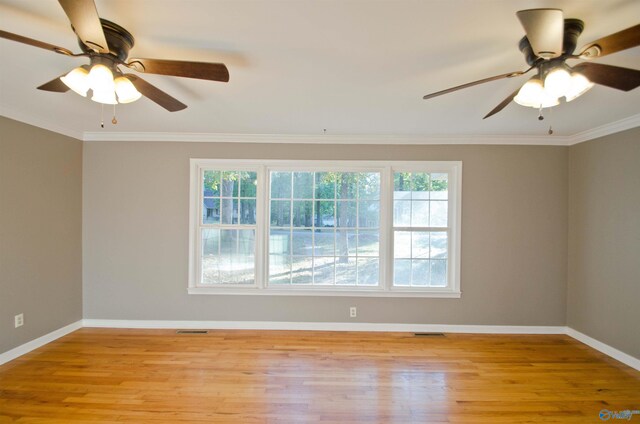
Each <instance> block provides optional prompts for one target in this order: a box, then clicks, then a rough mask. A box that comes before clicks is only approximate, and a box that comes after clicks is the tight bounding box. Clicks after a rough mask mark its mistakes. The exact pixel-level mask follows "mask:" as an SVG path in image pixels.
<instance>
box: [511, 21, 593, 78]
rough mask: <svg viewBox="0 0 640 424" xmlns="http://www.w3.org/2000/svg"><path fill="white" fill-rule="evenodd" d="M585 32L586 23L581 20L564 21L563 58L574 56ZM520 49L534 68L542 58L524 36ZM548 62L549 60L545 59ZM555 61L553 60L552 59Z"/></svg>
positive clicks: (519, 44) (519, 45)
mask: <svg viewBox="0 0 640 424" xmlns="http://www.w3.org/2000/svg"><path fill="white" fill-rule="evenodd" d="M583 30H584V22H583V21H581V20H580V19H565V20H564V38H563V42H562V56H560V57H564V58H566V56H569V55H571V54H573V52H574V51H575V49H576V46H577V45H578V37H580V34H582V31H583ZM518 48H519V49H520V51H521V52H522V54H524V57H525V60H526V61H527V63H528V64H529V65H530V66H533V65H534V64H535V63H536V62H537V61H539V60H540V59H541V58H540V57H538V56H536V54H535V53H534V52H533V48H532V47H531V44H530V43H529V39H528V38H527V37H526V36H524V37H522V39H521V40H520V42H519V43H518ZM545 60H548V59H545ZM552 60H553V59H552Z"/></svg>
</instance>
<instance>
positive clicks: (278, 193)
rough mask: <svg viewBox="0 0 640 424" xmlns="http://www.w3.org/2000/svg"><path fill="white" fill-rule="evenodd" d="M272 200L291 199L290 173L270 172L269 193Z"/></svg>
mask: <svg viewBox="0 0 640 424" xmlns="http://www.w3.org/2000/svg"><path fill="white" fill-rule="evenodd" d="M270 196H271V198H272V199H288V198H290V197H291V172H272V173H271V191H270Z"/></svg>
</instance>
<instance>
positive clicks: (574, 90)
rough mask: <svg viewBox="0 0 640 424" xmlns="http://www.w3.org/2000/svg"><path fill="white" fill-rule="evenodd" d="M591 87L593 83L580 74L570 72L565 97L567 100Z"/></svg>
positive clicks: (580, 94)
mask: <svg viewBox="0 0 640 424" xmlns="http://www.w3.org/2000/svg"><path fill="white" fill-rule="evenodd" d="M591 87H593V83H592V82H591V81H589V80H588V79H587V77H585V76H584V75H582V74H579V73H577V72H574V73H572V74H571V81H570V82H569V88H568V89H567V91H566V92H565V97H566V99H567V101H568V102H570V101H571V100H573V99H575V98H578V97H580V96H582V95H583V94H584V93H586V92H587V91H589V90H590V89H591Z"/></svg>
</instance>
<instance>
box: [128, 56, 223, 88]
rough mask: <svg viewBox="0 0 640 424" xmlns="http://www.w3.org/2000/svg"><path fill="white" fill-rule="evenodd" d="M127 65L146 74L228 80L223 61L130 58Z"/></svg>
mask: <svg viewBox="0 0 640 424" xmlns="http://www.w3.org/2000/svg"><path fill="white" fill-rule="evenodd" d="M141 65H142V66H141ZM127 66H128V67H129V68H131V69H134V70H136V71H138V72H144V73H147V74H159V75H171V76H175V77H186V78H197V79H203V80H209V81H222V82H228V81H229V70H228V69H227V67H226V66H225V65H224V63H208V62H187V61H182V60H164V59H131V61H130V62H129V63H128V64H127Z"/></svg>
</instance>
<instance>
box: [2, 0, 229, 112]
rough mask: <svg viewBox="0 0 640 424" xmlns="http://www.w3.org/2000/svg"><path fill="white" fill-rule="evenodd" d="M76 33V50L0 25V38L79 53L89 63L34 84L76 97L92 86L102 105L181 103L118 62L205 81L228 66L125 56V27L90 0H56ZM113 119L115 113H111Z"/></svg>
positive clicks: (170, 106) (222, 77)
mask: <svg viewBox="0 0 640 424" xmlns="http://www.w3.org/2000/svg"><path fill="white" fill-rule="evenodd" d="M58 1H59V3H60V5H61V6H62V9H64V12H65V13H66V14H67V17H68V18H69V21H70V22H71V27H72V29H73V31H74V32H75V33H76V35H77V36H78V44H79V45H80V49H81V50H82V53H77V54H74V53H73V52H71V51H70V50H68V49H65V48H64V47H58V46H54V45H52V44H49V43H45V42H42V41H38V40H34V39H32V38H28V37H24V36H22V35H18V34H13V33H10V32H7V31H2V30H0V37H1V38H6V39H8V40H12V41H17V42H19V43H24V44H28V45H30V46H34V47H40V48H42V49H46V50H51V51H53V52H55V53H58V54H62V55H65V56H70V57H78V56H85V57H88V58H89V61H90V64H89V65H83V66H80V67H77V68H74V69H73V70H72V71H71V72H69V73H66V74H63V75H61V76H59V77H57V78H55V79H53V80H51V81H49V82H47V83H45V84H43V85H41V86H40V87H38V89H39V90H45V91H52V92H57V93H64V92H67V91H68V90H69V89H71V90H73V91H75V92H76V93H78V94H80V95H81V96H85V97H86V96H87V93H88V91H89V90H91V91H92V97H91V99H92V100H94V101H96V102H98V103H103V104H113V105H115V104H117V103H130V102H133V101H136V100H138V99H139V98H140V97H141V96H142V95H144V96H145V97H147V98H149V99H150V100H151V101H153V102H155V103H157V104H158V105H160V106H162V107H163V108H165V109H166V110H168V111H169V112H176V111H179V110H182V109H185V108H186V107H187V105H185V104H184V103H182V102H180V101H179V100H177V99H175V98H173V97H171V96H170V95H169V94H167V93H165V92H164V91H162V90H160V89H159V88H157V87H155V86H153V85H152V84H150V83H148V82H147V81H145V80H144V79H142V78H140V77H139V76H137V75H134V74H129V73H124V72H122V71H121V70H120V67H124V68H127V69H132V70H134V71H137V72H141V73H147V74H159V75H171V76H178V77H187V78H197V79H202V80H209V81H221V82H228V81H229V71H228V70H227V67H226V66H225V65H224V64H222V63H207V62H189V61H179V60H164V59H140V58H136V59H128V55H129V50H130V49H131V48H132V47H133V45H134V38H133V36H132V35H131V33H129V32H128V31H127V30H126V29H124V28H122V27H121V26H119V25H117V24H115V23H113V22H110V21H108V20H106V19H101V18H100V17H99V16H98V11H97V9H96V5H95V3H94V1H93V0H58ZM114 119H115V118H114Z"/></svg>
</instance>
